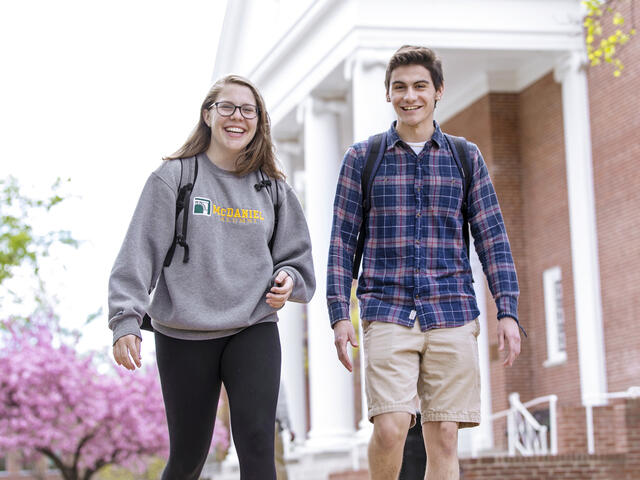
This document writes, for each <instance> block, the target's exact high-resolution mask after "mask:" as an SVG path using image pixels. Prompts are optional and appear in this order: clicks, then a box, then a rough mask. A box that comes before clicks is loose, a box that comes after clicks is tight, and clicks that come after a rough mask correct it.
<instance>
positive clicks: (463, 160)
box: [444, 133, 473, 258]
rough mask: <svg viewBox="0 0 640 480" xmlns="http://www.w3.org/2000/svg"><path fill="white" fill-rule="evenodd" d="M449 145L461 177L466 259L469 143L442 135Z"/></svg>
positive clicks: (462, 138) (468, 245)
mask: <svg viewBox="0 0 640 480" xmlns="http://www.w3.org/2000/svg"><path fill="white" fill-rule="evenodd" d="M444 136H445V138H446V139H447V143H448V144H449V149H450V150H451V153H452V154H453V159H454V160H455V162H456V166H457V167H458V170H459V171H460V175H462V182H463V185H462V209H461V210H462V237H463V238H464V243H465V245H466V248H467V257H468V258H471V257H470V239H469V213H468V210H469V201H468V199H469V191H470V190H471V181H472V180H473V165H472V163H471V157H470V156H469V153H468V152H469V142H467V140H466V139H465V138H464V137H456V136H454V135H449V134H447V133H445V134H444Z"/></svg>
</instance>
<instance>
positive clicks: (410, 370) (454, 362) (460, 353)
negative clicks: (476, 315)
mask: <svg viewBox="0 0 640 480" xmlns="http://www.w3.org/2000/svg"><path fill="white" fill-rule="evenodd" d="M363 330H364V353H365V385H366V392H367V402H368V405H369V412H368V414H369V421H371V422H373V417H375V416H376V415H380V414H382V413H390V412H407V413H409V414H411V415H412V420H411V425H413V424H414V423H415V412H416V410H417V406H418V400H419V405H420V414H421V415H422V423H425V422H458V427H459V428H465V427H475V426H476V425H478V424H479V423H480V366H479V362H478V341H477V337H478V334H479V333H480V324H479V322H478V319H476V320H475V321H472V322H469V323H467V324H466V325H463V326H462V327H455V328H437V329H433V330H429V331H427V332H422V331H420V324H419V322H418V321H416V323H415V326H414V327H413V328H408V327H404V326H402V325H397V324H395V323H386V322H380V321H376V322H366V321H363ZM416 395H417V398H416Z"/></svg>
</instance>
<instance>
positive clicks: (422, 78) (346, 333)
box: [327, 46, 520, 480]
mask: <svg viewBox="0 0 640 480" xmlns="http://www.w3.org/2000/svg"><path fill="white" fill-rule="evenodd" d="M385 87H386V98H387V101H388V102H390V103H391V104H392V105H393V108H394V110H395V113H396V117H397V120H396V121H394V122H393V124H392V125H391V128H390V129H389V130H388V131H386V132H384V133H383V134H382V135H381V144H380V145H381V146H380V148H381V149H383V152H382V160H381V162H380V164H379V167H378V168H377V171H374V172H373V174H375V176H374V177H373V178H372V179H371V180H370V182H369V184H371V185H372V188H371V189H370V194H367V193H366V192H364V193H363V188H362V176H363V171H364V170H365V168H364V167H365V164H367V163H368V162H367V158H368V157H369V156H370V154H369V151H370V150H375V148H372V143H374V142H377V141H378V140H375V139H374V137H371V138H370V139H369V140H368V141H364V142H359V143H356V144H354V145H352V146H351V147H350V148H349V149H348V150H347V153H346V154H345V157H344V161H343V164H342V168H341V171H340V177H339V179H338V187H337V190H336V197H335V202H334V214H333V229H332V233H331V246H330V250H329V263H328V271H327V303H328V307H329V315H330V319H331V325H332V327H333V329H334V336H335V345H336V350H337V353H338V358H339V359H340V361H341V362H342V363H343V364H344V366H345V367H346V368H347V369H348V370H349V371H351V370H352V365H351V361H350V359H349V356H348V354H347V344H348V343H351V345H353V346H357V341H356V334H355V330H354V328H353V325H352V324H351V321H350V320H349V299H350V290H351V276H352V268H353V264H354V252H355V250H356V242H357V237H358V232H359V231H360V227H361V223H362V222H363V221H364V224H365V225H364V226H365V229H364V230H363V232H366V233H365V236H364V255H363V268H362V273H361V275H360V277H359V282H358V291H357V294H358V299H359V301H360V313H361V318H362V324H363V331H364V341H363V343H364V352H365V381H366V393H367V401H368V416H369V420H370V421H371V422H373V425H374V428H373V435H372V437H371V440H370V443H369V470H370V475H371V478H372V479H373V480H378V479H380V480H390V479H396V478H397V476H398V472H399V470H400V465H401V462H402V450H403V446H404V442H405V438H406V435H407V430H408V429H409V427H410V426H411V425H412V424H413V423H414V422H415V413H416V406H417V405H419V410H420V413H421V418H422V423H423V425H422V426H423V436H424V441H425V446H426V449H427V474H426V477H425V478H427V479H428V480H441V479H443V480H444V479H447V480H448V479H458V478H459V469H458V456H457V438H458V429H459V428H465V427H473V426H476V425H478V424H479V422H480V369H479V364H478V346H477V336H478V334H479V323H478V315H479V313H480V312H479V310H478V306H477V304H476V300H475V294H474V290H473V277H472V274H471V265H470V262H469V256H468V253H467V248H466V246H465V235H464V234H463V226H465V225H466V224H467V222H468V224H469V225H470V226H471V233H472V234H473V237H474V240H475V242H474V245H475V248H476V251H477V252H478V255H479V257H480V260H481V262H482V265H483V269H484V271H485V272H486V274H487V280H488V283H489V288H490V289H491V292H492V294H493V297H494V299H495V302H496V305H497V308H498V315H497V317H498V341H499V348H500V350H503V351H504V353H505V354H504V364H505V365H507V366H511V365H512V364H513V361H514V360H515V359H516V358H517V356H518V355H519V353H520V332H519V325H518V320H517V318H518V316H517V309H518V280H517V277H516V271H515V267H514V263H513V258H512V256H511V248H510V246H509V240H508V238H507V233H506V229H505V226H504V222H503V219H502V214H501V212H500V206H499V205H498V199H497V196H496V193H495V190H494V188H493V185H492V183H491V180H490V178H489V173H488V171H487V167H486V165H485V163H484V160H483V159H482V156H481V154H480V151H479V150H478V148H477V147H476V145H474V144H473V143H470V142H466V141H465V140H464V139H461V140H459V141H460V142H461V143H460V144H461V145H462V149H464V150H463V151H464V155H462V157H463V158H459V157H460V155H459V154H458V158H457V159H456V156H454V150H456V148H455V144H454V140H455V139H453V138H447V137H446V136H445V134H444V133H443V132H442V131H441V130H440V126H439V125H438V123H437V122H435V121H434V119H433V113H434V109H435V108H436V104H437V103H438V101H439V100H440V99H441V98H442V95H443V93H444V79H443V74H442V65H441V62H440V60H439V59H438V58H437V56H436V55H435V53H434V52H433V51H432V50H430V49H428V48H424V47H413V46H404V47H401V48H400V49H399V50H398V51H396V53H395V54H394V55H393V56H392V57H391V60H390V61H389V64H388V66H387V71H386V76H385ZM456 151H457V150H456ZM465 159H467V160H468V161H467V164H468V165H470V171H469V175H470V177H471V178H470V182H468V185H469V186H468V191H466V190H467V189H466V188H465V185H466V184H467V182H466V181H465V180H466V179H465V173H464V172H465V169H464V167H463V164H462V162H465ZM465 193H466V195H465ZM367 196H368V198H365V197H367ZM465 197H466V198H465ZM363 200H367V202H368V203H369V205H370V209H369V210H368V213H366V211H365V213H366V215H363ZM463 210H464V212H463ZM356 274H357V272H356ZM345 408H348V407H345Z"/></svg>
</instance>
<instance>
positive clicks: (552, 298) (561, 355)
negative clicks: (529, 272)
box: [542, 266, 567, 367]
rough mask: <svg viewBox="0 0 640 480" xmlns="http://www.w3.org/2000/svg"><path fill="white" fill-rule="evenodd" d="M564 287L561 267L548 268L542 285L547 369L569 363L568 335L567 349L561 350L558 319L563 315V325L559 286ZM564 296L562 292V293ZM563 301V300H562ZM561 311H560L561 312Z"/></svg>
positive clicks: (543, 276) (545, 364)
mask: <svg viewBox="0 0 640 480" xmlns="http://www.w3.org/2000/svg"><path fill="white" fill-rule="evenodd" d="M558 283H560V285H562V270H561V269H560V267H559V266H555V267H552V268H548V269H547V270H545V271H544V272H543V273H542V284H543V289H544V312H545V318H546V325H547V329H546V330H547V359H546V360H545V361H544V363H543V365H544V366H545V367H551V366H554V365H559V364H562V363H565V362H566V361H567V351H566V335H565V349H564V350H561V349H560V341H559V340H560V338H559V337H560V332H559V328H558V327H559V325H558V317H559V315H562V318H563V325H564V326H565V327H566V323H565V322H564V318H565V317H564V310H563V309H562V304H561V302H560V301H558V291H557V288H556V286H557V284H558ZM560 293H561V294H562V290H561V291H560ZM560 300H562V298H561V299H560ZM559 310H560V311H559ZM565 331H566V330H565Z"/></svg>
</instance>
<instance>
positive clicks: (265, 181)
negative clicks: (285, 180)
mask: <svg viewBox="0 0 640 480" xmlns="http://www.w3.org/2000/svg"><path fill="white" fill-rule="evenodd" d="M258 171H259V172H260V178H261V180H260V181H259V182H258V183H256V184H255V185H254V186H253V187H254V188H255V189H256V191H258V192H259V191H260V190H262V189H263V188H265V187H266V189H267V190H269V195H270V196H271V202H272V203H273V232H271V238H270V239H269V251H271V250H273V240H274V239H275V238H276V230H277V229H278V210H279V209H280V193H279V192H278V179H277V178H274V180H273V182H271V180H269V177H266V176H265V174H264V172H263V171H262V169H259V170H258ZM274 183H275V185H273V184H274ZM273 190H275V191H276V195H275V199H274V198H273V197H274V195H273Z"/></svg>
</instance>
